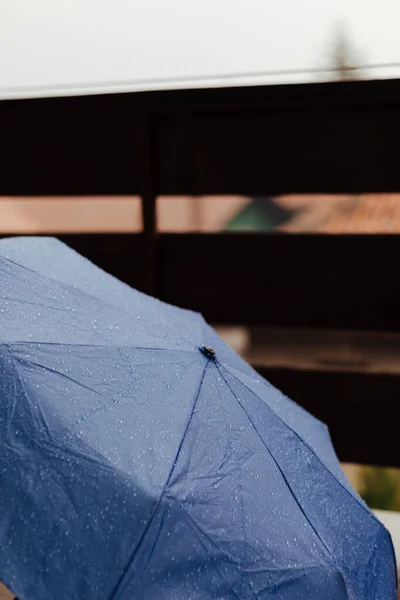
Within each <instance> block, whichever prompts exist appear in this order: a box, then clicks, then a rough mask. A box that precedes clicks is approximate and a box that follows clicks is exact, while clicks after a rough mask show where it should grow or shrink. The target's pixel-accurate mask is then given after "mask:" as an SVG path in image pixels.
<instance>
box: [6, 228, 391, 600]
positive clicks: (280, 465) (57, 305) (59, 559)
mask: <svg viewBox="0 0 400 600" xmlns="http://www.w3.org/2000/svg"><path fill="white" fill-rule="evenodd" d="M0 277H1V278H0V302H1V304H0V335H1V345H0V486H1V488H0V492H1V494H0V579H1V580H3V581H4V582H5V583H6V585H7V586H8V587H9V588H10V589H12V590H13V591H14V592H15V593H16V594H17V595H18V596H19V597H20V599H21V600H28V599H29V600H43V599H44V598H51V599H55V598H57V599H64V598H65V599H68V600H132V599H133V598H135V599H140V600H155V599H157V600H158V599H167V600H197V599H198V600H200V599H201V600H206V599H207V598H210V599H211V598H219V599H228V598H236V599H237V598H240V599H247V598H248V599H256V598H257V599H267V598H268V599H269V598H279V599H280V600H283V599H288V600H303V599H308V600H317V599H318V600H320V599H321V600H322V599H323V600H342V599H345V598H346V599H352V600H354V599H361V598H362V599H368V600H378V599H380V600H381V599H384V600H392V599H393V600H394V598H395V597H396V589H395V588H396V575H395V562H394V555H393V549H392V544H391V540H390V536H389V534H388V533H387V531H386V530H385V529H384V528H383V526H382V525H381V524H380V523H379V522H378V521H377V520H376V518H375V517H374V516H373V515H372V514H371V512H370V511H369V509H368V508H367V507H366V506H365V505H364V504H363V502H362V501H361V500H360V498H359V497H358V496H357V495H356V493H355V492H354V491H353V489H352V488H351V486H350V484H349V483H348V481H347V480H346V478H345V476H344V475H343V473H342V471H341V468H340V465H339V463H338V461H337V458H336V456H335V454H334V451H333V449H332V446H331V443H330V439H329V435H328V432H327V429H326V427H325V426H324V425H323V424H321V423H320V422H319V421H317V420H316V419H314V418H313V417H311V416H310V415H309V414H307V413H306V412H305V411H304V410H302V409H301V408H300V407H299V406H297V405H296V404H294V403H292V402H291V401H290V400H288V399H287V398H285V397H284V396H282V395H281V394H280V393H279V392H278V391H276V390H275V389H274V388H272V387H271V386H270V385H269V384H268V383H267V382H266V381H264V380H262V379H260V378H259V376H258V375H257V374H256V373H255V371H253V370H252V369H251V367H249V366H248V365H247V364H246V363H245V362H244V361H243V360H242V359H241V358H240V357H239V356H237V355H236V354H235V353H234V352H233V351H232V350H230V349H229V348H228V347H227V346H226V345H225V344H224V343H223V342H222V341H221V340H220V339H219V338H218V337H217V335H216V333H215V332H214V331H213V330H212V329H211V328H210V327H209V326H208V325H207V324H206V323H205V322H204V320H203V319H202V317H201V316H199V315H198V314H195V313H191V312H188V311H183V310H180V309H178V308H175V307H171V306H168V305H165V304H163V303H161V302H159V301H157V300H154V299H152V298H148V297H146V296H144V295H143V294H141V293H139V292H137V291H135V290H132V289H130V288H129V287H128V286H126V285H124V284H122V283H120V282H118V281H117V280H115V279H114V278H112V277H111V276H109V275H107V274H106V273H104V272H102V271H101V270H99V269H98V268H97V267H95V266H93V265H92V264H91V263H89V262H88V261H86V260H85V259H83V258H82V257H80V256H79V255H77V254H76V253H75V252H73V251H72V250H70V249H68V248H67V247H66V246H64V245H63V244H61V243H60V242H58V241H56V240H53V239H46V238H29V239H28V238H27V239H21V238H15V239H11V240H5V241H2V242H0Z"/></svg>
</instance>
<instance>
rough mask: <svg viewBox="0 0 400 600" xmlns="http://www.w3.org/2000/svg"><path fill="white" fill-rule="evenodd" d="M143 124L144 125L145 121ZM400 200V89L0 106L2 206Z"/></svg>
mask: <svg viewBox="0 0 400 600" xmlns="http://www.w3.org/2000/svg"><path fill="white" fill-rule="evenodd" d="M143 115H146V117H144V116H143ZM143 118H149V119H150V120H151V123H152V149H151V154H152V156H153V161H154V169H153V175H152V177H153V181H152V189H153V190H154V192H155V193H156V194H161V195H168V194H202V195H204V194H232V193H233V194H257V195H262V194H274V193H275V194H278V193H289V192H290V193H291V192H293V193H314V192H315V193H320V192H321V193H322V192H326V193H341V192H343V193H350V192H354V193H357V192H385V191H387V192H390V191H400V171H399V169H398V166H397V159H396V157H397V144H398V139H399V137H400V81H399V80H394V81H380V82H366V81H365V82H347V83H343V82H342V83H323V84H308V85H286V86H265V87H249V88H227V89H220V90H180V91H174V92H171V91H169V92H148V93H134V94H110V95H108V96H87V97H76V98H73V97H71V98H50V99H36V100H13V101H2V102H0V131H1V140H2V143H1V145H0V164H1V177H0V196H1V195H82V194H93V195H98V194H112V195H116V194H124V195H125V194H128V195H129V194H140V193H141V187H142V177H141V169H142V161H141V154H142V153H143V135H142V132H143V127H142V126H141V122H142V120H143Z"/></svg>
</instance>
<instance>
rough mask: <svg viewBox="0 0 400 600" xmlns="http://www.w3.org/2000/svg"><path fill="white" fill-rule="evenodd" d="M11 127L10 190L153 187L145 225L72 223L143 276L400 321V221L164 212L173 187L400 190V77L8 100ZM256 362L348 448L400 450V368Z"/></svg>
mask: <svg viewBox="0 0 400 600" xmlns="http://www.w3.org/2000/svg"><path fill="white" fill-rule="evenodd" d="M0 133H1V144H0V196H1V195H7V196H32V197H33V196H46V195H53V196H54V195H60V196H61V195H62V196H82V195H114V196H115V195H136V194H138V195H140V196H141V197H142V207H143V220H144V232H143V234H132V235H128V234H121V235H117V234H114V235H108V234H104V235H103V234H101V235H100V234H96V235H69V236H67V235H64V236H61V237H62V239H64V241H66V242H67V243H68V244H69V245H71V246H72V247H74V248H76V249H77V250H78V251H80V252H81V253H82V254H84V255H86V256H88V257H89V258H90V259H92V260H93V261H94V262H95V263H97V264H99V265H100V266H102V267H103V268H105V269H106V270H107V271H110V272H111V273H113V274H114V275H116V276H117V277H119V278H120V279H122V280H124V281H126V282H127V283H129V284H131V285H133V286H134V287H137V288H138V289H141V290H143V291H146V292H149V293H152V294H155V295H157V296H158V297H160V298H161V299H163V300H165V301H167V302H171V303H174V304H178V305H180V306H185V307H190V308H193V309H195V310H199V311H201V312H202V313H203V314H204V316H205V317H206V319H208V320H209V321H210V322H213V323H233V324H235V323H240V324H243V325H249V326H256V325H274V326H280V327H306V328H307V327H308V328H325V329H326V328H330V329H347V330H356V329H357V330H364V329H365V330H375V331H399V330H400V277H399V274H398V273H399V264H400V260H399V259H400V238H399V237H397V236H341V235H340V236H329V237H328V236H318V235H284V234H271V235H262V234H251V235H250V234H249V235H242V234H235V235H219V234H218V235H184V234H183V235H168V234H160V233H159V232H158V231H157V227H156V198H157V196H159V195H170V194H191V195H200V194H201V195H204V194H230V193H233V194H264V195H266V194H278V193H361V192H397V191H400V169H399V168H398V156H397V155H398V143H399V139H400V81H380V82H357V83H331V84H315V85H298V86H277V87H266V88H236V89H220V90H188V91H178V92H154V93H143V94H121V95H109V96H93V97H80V98H54V99H42V100H26V101H7V102H1V103H0ZM0 226H1V225H0ZM255 366H256V367H259V368H260V371H261V372H262V374H263V375H265V376H267V377H268V378H269V379H270V380H271V381H272V383H274V384H276V385H277V386H278V387H280V388H281V389H282V390H283V391H285V392H286V393H288V394H289V395H290V396H291V397H293V398H294V399H295V400H297V401H298V402H300V403H301V404H303V405H304V406H305V407H306V408H308V409H309V410H311V411H312V412H313V413H314V414H316V415H317V416H319V417H321V418H322V419H323V420H325V421H326V422H327V423H328V425H329V427H330V429H331V433H332V437H333V439H334V442H335V445H336V448H337V451H338V454H339V456H340V458H341V459H343V460H347V461H358V462H364V463H374V464H384V465H395V466H400V453H399V452H398V450H397V448H396V433H397V432H396V431H395V429H396V425H395V423H396V419H395V415H396V414H397V405H396V404H397V402H398V401H399V400H398V399H399V398H400V377H399V376H397V375H393V374H392V375H389V374H371V373H369V374H368V373H366V372H363V371H362V370H361V369H360V370H359V371H358V372H352V373H348V372H346V371H345V370H343V371H340V370H339V371H338V370H336V371H335V372H331V371H329V370H326V371H321V370H318V371H310V370H308V371H304V370H303V371H301V370H296V369H276V368H274V369H273V368H266V367H265V366H262V365H255Z"/></svg>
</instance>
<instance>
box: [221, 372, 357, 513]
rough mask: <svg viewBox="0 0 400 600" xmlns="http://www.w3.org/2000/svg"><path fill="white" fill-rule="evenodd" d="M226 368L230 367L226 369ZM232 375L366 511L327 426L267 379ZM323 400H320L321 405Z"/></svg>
mask: <svg viewBox="0 0 400 600" xmlns="http://www.w3.org/2000/svg"><path fill="white" fill-rule="evenodd" d="M225 366H227V365H225ZM227 369H228V371H229V373H230V374H231V375H232V376H233V377H235V378H236V379H238V380H239V381H240V382H241V383H243V384H244V385H245V386H246V387H247V388H248V389H249V390H251V391H252V392H253V393H254V394H255V395H256V396H257V397H258V398H259V399H260V400H262V401H263V402H265V403H266V404H267V406H269V408H271V410H273V412H274V413H275V414H276V415H277V416H278V417H279V418H280V419H281V420H282V421H283V422H284V423H285V424H286V425H287V426H288V427H289V428H290V429H292V430H293V431H294V432H295V433H296V434H297V435H298V436H299V438H300V440H301V441H303V442H304V443H305V444H306V445H307V446H309V447H310V448H311V449H312V451H313V452H315V454H316V456H318V458H319V459H320V460H321V464H323V465H325V466H326V467H327V468H328V469H329V470H330V471H331V473H332V474H333V475H334V476H335V477H336V479H337V480H338V481H339V482H340V483H341V484H342V485H343V487H344V488H346V490H347V491H348V492H349V493H350V494H351V495H352V496H354V498H356V500H357V501H358V502H359V503H360V504H362V505H363V506H364V507H365V508H367V505H366V504H365V502H364V501H363V500H362V498H361V497H360V496H359V495H358V494H357V492H356V491H355V489H354V488H353V486H352V485H351V483H350V481H349V480H348V479H347V477H346V475H345V473H344V471H343V469H342V467H341V464H340V462H339V460H338V458H337V456H336V453H335V450H334V448H333V445H332V441H331V437H330V434H329V430H328V428H327V426H326V425H325V423H322V422H321V421H319V420H318V419H316V418H315V417H314V416H312V415H311V414H310V413H308V412H307V411H306V410H304V409H303V408H302V407H301V406H300V405H299V404H296V403H295V402H293V400H290V398H288V397H287V396H285V395H284V394H282V392H280V391H279V390H277V389H276V388H274V387H273V386H272V385H271V384H270V383H268V382H267V381H266V380H265V379H264V378H262V377H260V376H259V375H257V376H256V377H254V376H253V377H249V376H248V375H247V374H246V373H244V372H243V371H241V370H238V369H235V368H233V367H231V366H230V365H228V366H227ZM322 401H323V399H321V402H322Z"/></svg>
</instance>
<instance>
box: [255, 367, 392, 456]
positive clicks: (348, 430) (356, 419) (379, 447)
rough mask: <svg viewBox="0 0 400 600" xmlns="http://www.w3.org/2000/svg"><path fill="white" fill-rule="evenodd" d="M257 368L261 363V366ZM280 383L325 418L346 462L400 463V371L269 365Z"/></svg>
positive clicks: (268, 375) (267, 374)
mask: <svg viewBox="0 0 400 600" xmlns="http://www.w3.org/2000/svg"><path fill="white" fill-rule="evenodd" d="M256 368H257V367H256ZM258 370H259V372H260V373H261V375H263V376H264V377H265V378H266V379H268V380H269V381H270V382H271V383H272V384H273V385H274V386H276V387H277V388H278V389H280V390H281V391H282V392H283V393H285V394H286V395H287V396H289V397H290V398H291V399H292V400H294V401H296V402H297V403H298V404H300V405H301V406H303V407H304V408H305V409H306V410H308V411H309V412H311V413H312V414H313V415H315V416H316V417H318V418H319V419H321V420H322V421H324V422H325V423H326V424H327V425H328V427H329V430H330V433H331V437H332V440H333V443H334V446H335V449H336V452H337V454H338V457H339V459H340V460H341V461H343V462H354V463H360V464H369V465H377V466H391V467H400V453H399V449H398V422H397V419H396V418H394V416H395V415H397V414H398V410H399V398H400V375H393V374H392V375H389V374H372V373H370V374H368V373H352V372H346V371H302V370H295V369H288V368H286V369H279V368H271V367H269V368H265V367H264V368H263V367H260V368H259V369H258Z"/></svg>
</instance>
